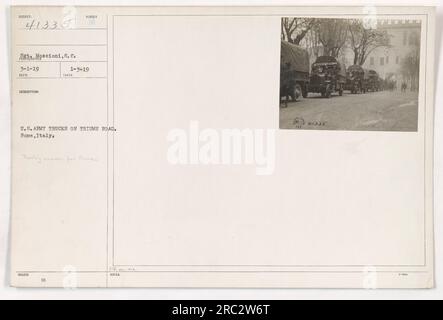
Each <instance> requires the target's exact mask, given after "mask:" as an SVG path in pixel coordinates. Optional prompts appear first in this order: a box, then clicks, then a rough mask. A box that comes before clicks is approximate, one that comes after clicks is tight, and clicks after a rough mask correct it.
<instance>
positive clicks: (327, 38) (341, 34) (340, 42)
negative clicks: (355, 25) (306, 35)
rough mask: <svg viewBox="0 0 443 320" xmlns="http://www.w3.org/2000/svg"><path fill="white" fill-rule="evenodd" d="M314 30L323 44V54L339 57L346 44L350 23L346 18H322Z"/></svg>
mask: <svg viewBox="0 0 443 320" xmlns="http://www.w3.org/2000/svg"><path fill="white" fill-rule="evenodd" d="M314 30H315V32H316V34H317V36H318V40H319V42H320V43H321V45H322V46H323V54H324V55H327V56H332V57H335V58H337V57H338V56H339V54H340V51H341V49H342V48H343V46H344V45H345V44H346V41H347V37H348V30H349V24H348V22H347V21H346V20H344V19H321V20H318V22H317V23H315V26H314Z"/></svg>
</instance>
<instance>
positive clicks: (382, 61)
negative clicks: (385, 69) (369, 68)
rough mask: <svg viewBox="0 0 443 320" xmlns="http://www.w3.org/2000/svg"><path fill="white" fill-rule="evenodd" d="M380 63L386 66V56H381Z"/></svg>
mask: <svg viewBox="0 0 443 320" xmlns="http://www.w3.org/2000/svg"><path fill="white" fill-rule="evenodd" d="M380 65H381V66H384V65H385V58H384V57H381V58H380Z"/></svg>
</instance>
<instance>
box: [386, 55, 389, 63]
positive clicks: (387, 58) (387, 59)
mask: <svg viewBox="0 0 443 320" xmlns="http://www.w3.org/2000/svg"><path fill="white" fill-rule="evenodd" d="M386 64H389V56H387V57H386Z"/></svg>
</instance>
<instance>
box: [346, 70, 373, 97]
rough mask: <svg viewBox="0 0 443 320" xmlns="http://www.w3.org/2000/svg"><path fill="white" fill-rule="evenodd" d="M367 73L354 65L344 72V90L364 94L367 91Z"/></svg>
mask: <svg viewBox="0 0 443 320" xmlns="http://www.w3.org/2000/svg"><path fill="white" fill-rule="evenodd" d="M367 79H368V73H367V71H365V70H364V69H363V68H362V67H361V66H360V65H358V64H354V65H352V66H350V67H348V69H347V71H346V85H345V90H349V91H351V93H365V92H366V90H367Z"/></svg>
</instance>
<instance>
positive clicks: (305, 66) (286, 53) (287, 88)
mask: <svg viewBox="0 0 443 320" xmlns="http://www.w3.org/2000/svg"><path fill="white" fill-rule="evenodd" d="M308 83H309V55H308V52H307V51H306V50H305V49H303V48H301V47H299V46H297V45H295V44H292V43H289V42H287V41H283V40H282V41H281V51H280V100H281V99H282V98H283V97H285V98H286V100H285V105H287V102H288V99H289V97H290V98H291V99H292V100H293V101H296V100H297V99H299V98H300V97H304V98H306V97H307V96H308Z"/></svg>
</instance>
